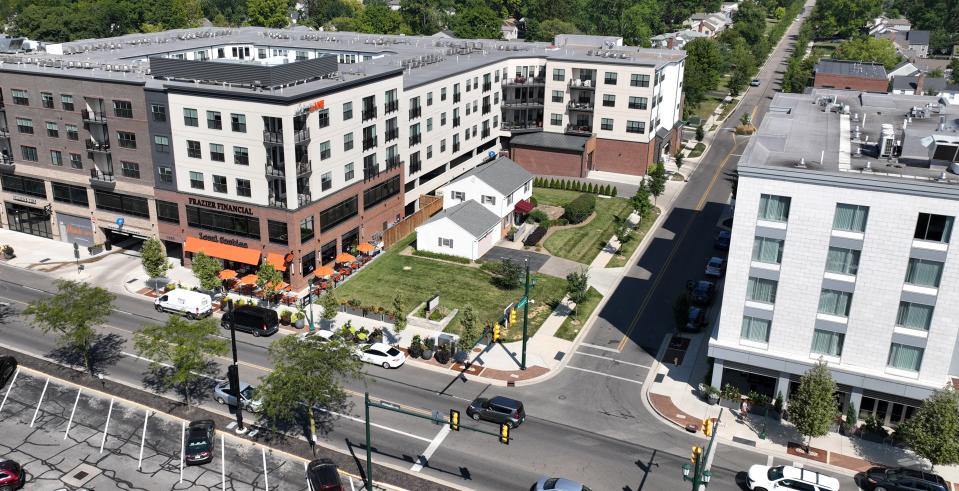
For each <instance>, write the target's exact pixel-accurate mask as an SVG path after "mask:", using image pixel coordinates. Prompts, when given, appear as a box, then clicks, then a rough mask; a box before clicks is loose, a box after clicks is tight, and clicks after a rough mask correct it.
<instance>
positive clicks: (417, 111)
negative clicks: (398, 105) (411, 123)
mask: <svg viewBox="0 0 959 491" xmlns="http://www.w3.org/2000/svg"><path fill="white" fill-rule="evenodd" d="M422 114H423V108H422V107H421V106H416V107H411V108H410V119H414V118H418V117H420V116H421V115H422Z"/></svg>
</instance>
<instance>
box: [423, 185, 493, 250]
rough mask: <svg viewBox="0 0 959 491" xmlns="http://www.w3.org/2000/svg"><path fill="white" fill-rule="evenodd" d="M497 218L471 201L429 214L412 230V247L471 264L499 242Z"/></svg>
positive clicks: (483, 207)
mask: <svg viewBox="0 0 959 491" xmlns="http://www.w3.org/2000/svg"><path fill="white" fill-rule="evenodd" d="M499 227H500V219H499V217H497V216H496V215H495V214H494V213H493V212H491V211H489V210H488V209H487V208H486V207H485V206H483V205H481V204H479V203H477V202H476V201H473V200H471V199H470V200H466V201H463V202H461V203H459V204H457V205H455V206H453V207H451V208H444V209H443V211H441V212H439V213H437V214H436V215H433V217H432V218H430V220H429V221H428V222H426V223H424V224H423V225H420V226H419V227H417V228H416V248H417V249H418V250H421V251H428V252H434V253H437V254H447V255H450V256H458V257H464V258H466V259H469V260H471V261H475V260H477V259H479V258H480V257H483V254H486V252H488V251H489V250H490V249H491V248H492V247H493V245H494V244H496V242H497V241H499V239H500V235H499V234H498V233H497V231H498V229H499Z"/></svg>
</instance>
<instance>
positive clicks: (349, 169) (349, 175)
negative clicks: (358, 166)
mask: <svg viewBox="0 0 959 491" xmlns="http://www.w3.org/2000/svg"><path fill="white" fill-rule="evenodd" d="M354 175H355V173H354V165H353V162H350V163H349V164H346V165H344V166H343V180H344V181H352V180H353V176H354Z"/></svg>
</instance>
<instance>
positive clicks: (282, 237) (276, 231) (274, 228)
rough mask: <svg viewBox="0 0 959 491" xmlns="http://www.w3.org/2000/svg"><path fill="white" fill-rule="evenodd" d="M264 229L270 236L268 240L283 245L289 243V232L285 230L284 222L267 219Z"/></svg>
mask: <svg viewBox="0 0 959 491" xmlns="http://www.w3.org/2000/svg"><path fill="white" fill-rule="evenodd" d="M266 231H267V235H268V236H269V237H270V242H273V243H274V244H284V245H286V244H289V243H290V234H289V233H288V232H287V229H286V222H279V221H275V220H267V221H266Z"/></svg>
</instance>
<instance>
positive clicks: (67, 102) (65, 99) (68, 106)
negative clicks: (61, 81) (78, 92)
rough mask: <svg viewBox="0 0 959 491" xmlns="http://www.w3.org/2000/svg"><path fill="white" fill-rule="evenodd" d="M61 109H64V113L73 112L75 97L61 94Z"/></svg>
mask: <svg viewBox="0 0 959 491" xmlns="http://www.w3.org/2000/svg"><path fill="white" fill-rule="evenodd" d="M60 107H62V108H63V110H64V111H73V110H74V108H73V96H72V95H69V94H60Z"/></svg>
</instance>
